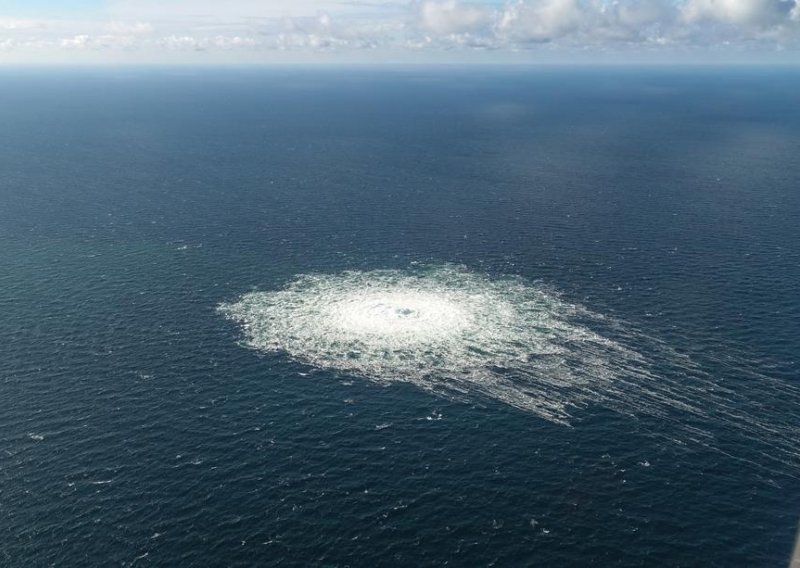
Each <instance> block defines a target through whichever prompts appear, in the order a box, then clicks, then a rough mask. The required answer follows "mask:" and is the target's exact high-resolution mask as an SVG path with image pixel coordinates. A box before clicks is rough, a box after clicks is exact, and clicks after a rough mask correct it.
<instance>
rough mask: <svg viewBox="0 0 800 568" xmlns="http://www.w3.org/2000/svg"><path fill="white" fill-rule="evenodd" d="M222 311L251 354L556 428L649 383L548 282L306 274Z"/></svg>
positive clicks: (452, 273) (455, 271) (465, 274)
mask: <svg viewBox="0 0 800 568" xmlns="http://www.w3.org/2000/svg"><path fill="white" fill-rule="evenodd" d="M220 309H221V311H222V312H223V313H224V314H225V315H227V316H228V317H229V318H231V319H233V320H236V321H238V322H240V323H241V324H242V325H243V328H244V330H245V343H246V344H247V345H248V346H249V347H252V348H254V349H258V350H260V351H265V352H283V353H287V354H288V355H290V356H291V357H292V358H294V359H295V360H298V361H301V362H303V363H307V364H309V365H313V366H316V367H319V368H322V369H333V370H338V371H342V372H347V373H349V374H353V375H357V376H360V377H363V378H366V379H369V380H372V381H375V382H379V383H392V382H397V381H401V382H407V383H412V384H414V385H416V386H418V387H420V388H422V389H425V390H427V391H430V392H434V393H436V394H439V395H443V396H449V397H453V398H461V399H472V398H473V397H474V396H476V395H478V396H482V397H489V398H493V399H496V400H500V401H502V402H505V403H507V404H509V405H511V406H514V407H517V408H522V409H525V410H528V411H532V412H535V413H536V414H538V415H539V416H541V417H543V418H545V419H548V420H551V421H554V422H561V423H566V422H568V420H569V418H570V412H571V409H574V408H576V407H584V406H586V405H587V404H589V403H590V402H593V401H597V400H598V399H602V398H604V397H607V396H609V394H610V395H612V396H614V395H613V393H615V392H618V389H620V388H623V384H625V383H629V382H630V381H631V380H632V379H635V380H636V381H638V382H642V381H648V380H649V379H650V378H651V375H650V371H649V369H648V366H647V364H646V362H645V360H644V359H643V358H642V357H641V356H640V355H639V354H637V353H636V352H635V351H633V350H631V349H630V348H628V347H626V346H624V345H623V344H621V343H619V342H617V341H614V340H612V339H610V338H609V337H604V336H603V335H601V334H599V333H598V332H596V331H593V330H592V329H591V324H592V323H599V322H602V321H604V318H602V317H601V316H599V315H597V314H593V313H592V312H590V311H589V310H587V309H585V308H583V307H581V306H578V305H575V304H571V303H569V302H566V301H564V300H562V299H561V298H560V297H559V295H558V294H556V293H555V292H553V291H552V290H550V289H548V288H547V287H546V286H543V285H540V284H537V283H532V282H527V281H524V280H522V279H520V278H514V277H502V278H488V277H485V276H482V275H479V274H475V273H472V272H469V271H468V270H466V269H464V268H462V267H458V266H451V265H445V266H435V267H428V268H424V269H418V270H413V271H399V270H375V271H369V272H356V271H350V272H343V273H340V274H333V275H320V274H312V275H302V276H298V277H297V278H295V279H294V280H293V281H291V282H289V283H288V284H287V285H286V286H285V287H284V288H282V289H280V290H275V291H269V292H253V293H249V294H245V295H244V296H243V297H242V298H240V299H239V301H237V302H235V303H232V304H224V305H222V306H221V307H220ZM617 398H619V397H617Z"/></svg>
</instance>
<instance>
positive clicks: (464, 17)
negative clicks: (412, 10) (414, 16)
mask: <svg viewBox="0 0 800 568" xmlns="http://www.w3.org/2000/svg"><path fill="white" fill-rule="evenodd" d="M493 17H494V14H493V11H492V10H491V9H489V8H487V7H486V6H481V5H475V4H460V3H458V2H456V0H444V1H436V0H430V1H425V2H422V3H421V4H419V23H420V26H421V28H422V29H423V30H425V31H430V32H433V33H436V34H454V33H465V32H476V31H479V30H481V29H482V28H486V27H487V26H489V25H491V23H492V20H493Z"/></svg>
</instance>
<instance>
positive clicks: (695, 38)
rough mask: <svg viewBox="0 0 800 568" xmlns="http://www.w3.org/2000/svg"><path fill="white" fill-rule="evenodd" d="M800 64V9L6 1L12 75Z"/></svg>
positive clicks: (615, 2)
mask: <svg viewBox="0 0 800 568" xmlns="http://www.w3.org/2000/svg"><path fill="white" fill-rule="evenodd" d="M717 62H725V63H775V64H786V63H788V64H794V63H800V0H473V1H466V0H464V1H462V0H0V65H2V64H78V65H80V64H213V65H220V64H234V65H235V64H282V63H287V64H293V63H313V64H326V63H366V64H383V63H412V64H413V63H453V64H469V63H507V64H516V63H534V64H535V63H543V64H546V63H580V64H584V63H611V64H614V63H717Z"/></svg>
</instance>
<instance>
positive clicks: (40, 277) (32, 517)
mask: <svg viewBox="0 0 800 568" xmlns="http://www.w3.org/2000/svg"><path fill="white" fill-rule="evenodd" d="M798 92H800V71H798V69H797V68H796V67H783V68H781V67H771V68H767V67H746V66H740V67H735V66H731V67H705V66H684V67H669V66H661V67H649V68H648V67H610V66H607V67H576V66H573V67H569V66H566V67H557V66H541V67H535V66H531V67H529V66H517V67H499V66H473V67H451V66H426V67H415V66H395V67H383V68H378V67H366V66H362V67H358V66H343V67H338V66H329V67H299V68H298V67H266V68H261V67H227V68H213V67H152V68H145V67H141V68H140V67H120V68H104V67H98V68H43V67H39V68H35V67H18V68H14V67H6V68H3V69H2V70H0V566H3V567H6V566H7V567H14V568H16V567H21V568H33V567H40V566H41V567H47V566H82V567H90V566H98V567H101V566H102V567H106V566H135V567H146V566H169V567H177V566H230V567H244V566H323V567H328V566H330V567H334V566H342V567H344V566H351V567H355V566H365V567H377V566H414V567H417V566H470V567H471V566H498V567H500V566H502V567H505V566H547V567H550V566H553V567H576V568H577V567H586V566H615V567H634V566H647V567H662V566H663V567H703V568H711V567H721V568H736V567H743V568H758V567H764V568H767V567H770V568H771V567H783V566H787V565H788V563H789V557H790V556H791V551H792V547H793V543H794V540H795V535H796V532H797V528H798V520H799V519H800V376H798V375H799V371H800V359H798V357H800V292H799V287H798V282H800V151H799V150H800V112H798V108H797V102H798V98H797V97H798Z"/></svg>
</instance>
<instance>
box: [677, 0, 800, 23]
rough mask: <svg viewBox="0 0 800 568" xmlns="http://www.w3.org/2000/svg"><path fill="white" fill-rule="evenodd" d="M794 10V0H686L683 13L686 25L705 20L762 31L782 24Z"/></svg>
mask: <svg viewBox="0 0 800 568" xmlns="http://www.w3.org/2000/svg"><path fill="white" fill-rule="evenodd" d="M796 8H797V7H796V5H795V2H794V1H787V0H688V1H687V2H686V3H685V4H684V6H683V14H684V17H685V18H686V19H687V20H688V21H690V22H697V21H703V20H706V21H717V22H722V23H728V24H735V25H738V26H742V27H744V28H750V27H760V28H763V27H768V26H775V25H780V24H782V23H784V22H785V21H786V20H787V19H788V18H789V16H790V14H791V12H792V10H793V9H796Z"/></svg>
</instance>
